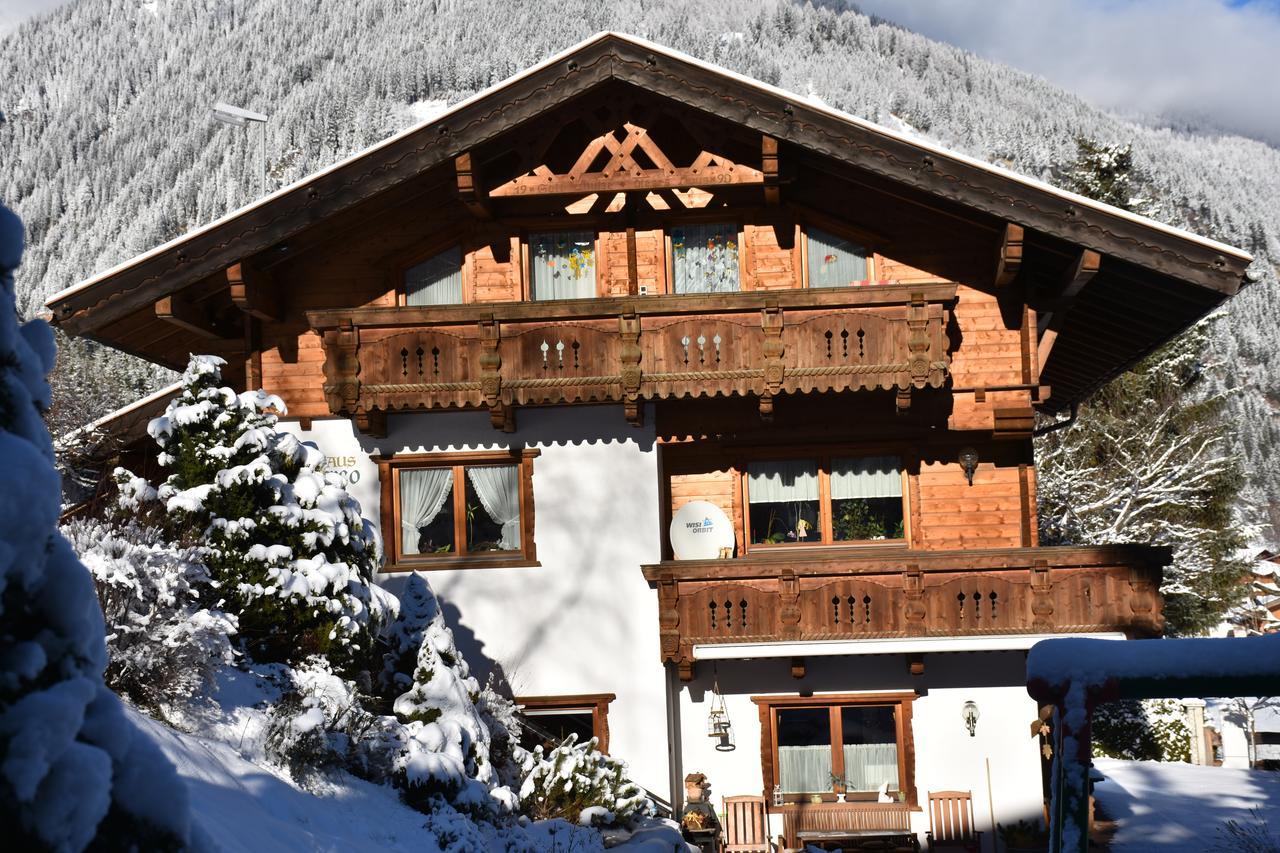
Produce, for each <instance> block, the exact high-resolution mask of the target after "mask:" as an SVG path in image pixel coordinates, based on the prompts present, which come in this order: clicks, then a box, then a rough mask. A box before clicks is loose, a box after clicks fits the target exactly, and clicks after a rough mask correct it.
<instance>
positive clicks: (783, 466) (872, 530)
mask: <svg viewBox="0 0 1280 853" xmlns="http://www.w3.org/2000/svg"><path fill="white" fill-rule="evenodd" d="M745 487H746V495H747V501H746V503H747V525H748V528H749V538H750V542H751V544H752V545H806V544H808V545H813V544H819V545H830V544H834V543H839V542H872V541H882V540H894V539H904V538H905V529H904V528H905V513H904V511H903V500H902V496H903V493H902V461H901V460H900V459H899V458H898V457H896V456H874V457H840V456H834V457H822V458H820V459H789V460H780V461H767V462H765V461H761V462H752V463H750V464H748V465H747V470H746V476H745Z"/></svg>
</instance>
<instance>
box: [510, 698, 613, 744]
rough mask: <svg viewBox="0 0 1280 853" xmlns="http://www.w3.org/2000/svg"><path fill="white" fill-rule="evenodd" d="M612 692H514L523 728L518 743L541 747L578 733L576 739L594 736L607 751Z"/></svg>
mask: <svg viewBox="0 0 1280 853" xmlns="http://www.w3.org/2000/svg"><path fill="white" fill-rule="evenodd" d="M614 698H615V697H614V694H612V693H597V694H593V695H590V696H518V697H516V704H517V705H522V706H523V710H521V712H520V716H521V720H520V722H521V723H522V724H523V731H521V733H520V745H521V746H522V747H524V748H525V749H528V750H532V749H533V748H534V747H535V746H541V747H542V748H543V749H544V751H545V750H546V749H548V748H554V747H557V746H559V745H560V744H562V743H564V739H565V738H567V737H568V736H569V735H571V734H574V735H577V736H578V743H586V742H587V741H588V740H590V739H591V738H593V737H594V738H598V739H599V742H600V749H601V751H602V752H608V751H609V703H610V702H612V701H613V700H614Z"/></svg>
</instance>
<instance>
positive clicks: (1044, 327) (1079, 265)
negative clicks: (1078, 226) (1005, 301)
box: [1036, 249, 1102, 370]
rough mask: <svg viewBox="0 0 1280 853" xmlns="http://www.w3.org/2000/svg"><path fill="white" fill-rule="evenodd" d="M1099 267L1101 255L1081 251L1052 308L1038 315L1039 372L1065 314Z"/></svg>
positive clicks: (1047, 356) (1086, 250) (1050, 350)
mask: <svg viewBox="0 0 1280 853" xmlns="http://www.w3.org/2000/svg"><path fill="white" fill-rule="evenodd" d="M1101 267H1102V256H1101V255H1099V254H1098V253H1097V252H1095V251H1093V250H1092V249H1081V250H1080V254H1079V255H1077V256H1076V259H1075V262H1074V263H1072V264H1071V267H1070V268H1069V269H1068V271H1067V275H1066V278H1065V279H1064V280H1063V282H1062V289H1061V290H1060V291H1059V293H1058V298H1057V299H1056V300H1054V303H1053V308H1051V309H1050V310H1048V311H1045V312H1044V313H1042V314H1041V315H1040V323H1039V326H1040V345H1039V348H1038V350H1037V351H1036V359H1037V361H1038V362H1039V363H1040V369H1041V370H1043V369H1044V365H1045V362H1046V360H1047V359H1048V358H1049V353H1050V352H1052V351H1053V344H1054V341H1056V340H1057V339H1058V331H1059V330H1060V329H1061V328H1062V323H1063V321H1064V320H1065V319H1066V316H1067V312H1068V311H1070V310H1071V306H1072V305H1073V304H1074V303H1075V301H1076V297H1077V296H1079V295H1080V291H1081V290H1083V289H1084V286H1085V285H1086V284H1088V283H1089V280H1090V279H1092V278H1093V277H1094V276H1095V275H1097V274H1098V270H1099V269H1100V268H1101Z"/></svg>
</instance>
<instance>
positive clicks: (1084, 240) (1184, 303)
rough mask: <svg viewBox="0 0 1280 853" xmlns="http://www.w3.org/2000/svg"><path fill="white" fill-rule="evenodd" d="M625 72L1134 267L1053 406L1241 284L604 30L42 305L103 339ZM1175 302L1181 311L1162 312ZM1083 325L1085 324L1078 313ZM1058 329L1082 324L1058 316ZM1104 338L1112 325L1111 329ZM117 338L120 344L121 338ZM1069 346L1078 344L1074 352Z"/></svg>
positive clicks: (1099, 208)
mask: <svg viewBox="0 0 1280 853" xmlns="http://www.w3.org/2000/svg"><path fill="white" fill-rule="evenodd" d="M610 81H620V82H622V83H626V84H629V85H631V86H634V87H637V88H638V89H642V90H644V91H646V92H651V93H654V94H656V95H658V96H661V97H664V98H667V99H670V100H672V101H674V102H678V103H681V104H684V105H685V106H687V107H690V108H692V109H695V110H699V111H702V112H704V113H708V114H711V115H716V116H721V117H723V118H725V119H728V120H730V121H733V122H735V123H737V124H739V125H741V126H743V127H746V128H750V129H752V130H754V131H757V132H759V133H761V134H765V135H768V136H770V137H773V138H776V139H777V140H779V141H781V142H783V143H786V144H789V145H793V146H797V147H799V148H801V149H804V150H806V151H809V152H813V153H815V154H818V155H822V156H824V157H827V158H830V159H832V160H835V161H838V162H840V163H842V164H844V165H846V166H849V167H852V168H854V169H857V170H860V172H861V173H865V174H868V175H870V176H872V177H875V178H877V179H884V180H887V181H890V182H893V183H894V184H895V185H898V186H903V187H909V188H911V191H912V192H915V193H917V194H923V195H927V196H929V197H932V198H935V199H938V200H941V202H940V203H944V204H948V205H953V206H956V205H958V206H960V207H962V208H964V209H966V210H967V211H970V212H971V213H972V214H973V215H975V216H978V217H981V218H983V219H985V220H987V221H990V222H996V223H1008V224H1009V225H1014V226H1017V227H1019V228H1022V229H1025V230H1026V231H1027V232H1028V246H1029V247H1032V248H1033V247H1034V245H1035V240H1041V241H1043V242H1045V243H1049V244H1053V245H1069V246H1073V247H1079V248H1080V249H1081V250H1089V251H1092V252H1096V253H1098V254H1100V255H1101V256H1102V258H1103V261H1102V263H1103V269H1104V271H1105V270H1109V269H1110V268H1112V267H1115V268H1117V269H1119V270H1121V271H1122V272H1126V271H1127V273H1128V274H1129V277H1130V278H1132V279H1135V280H1138V279H1140V280H1141V281H1142V285H1143V287H1145V289H1146V290H1145V292H1147V293H1149V296H1150V301H1149V302H1148V303H1147V304H1152V305H1158V306H1159V310H1158V311H1157V314H1159V317H1158V318H1157V320H1156V321H1155V322H1153V323H1151V324H1150V328H1149V329H1147V330H1144V333H1145V335H1139V336H1138V340H1137V342H1136V343H1131V344H1128V345H1127V346H1126V348H1125V351H1124V353H1123V354H1122V357H1121V358H1118V359H1113V361H1115V362H1116V364H1115V365H1113V367H1114V369H1112V370H1111V371H1110V372H1109V373H1107V374H1106V375H1105V376H1103V375H1098V372H1097V371H1096V370H1095V371H1092V372H1086V373H1085V374H1082V378H1078V377H1077V376H1076V371H1074V369H1072V368H1071V367H1070V366H1069V363H1070V362H1071V360H1072V359H1080V358H1088V354H1089V349H1090V347H1091V346H1092V345H1093V344H1092V342H1090V346H1086V347H1084V348H1080V347H1077V348H1075V351H1062V352H1058V353H1056V354H1055V355H1054V358H1055V359H1057V361H1058V362H1059V363H1062V364H1064V365H1068V366H1066V367H1063V368H1062V369H1060V371H1059V372H1060V373H1061V374H1062V375H1061V376H1059V377H1054V376H1053V369H1052V368H1053V363H1052V362H1051V363H1050V364H1049V365H1047V366H1046V367H1047V371H1046V372H1047V373H1048V374H1049V376H1046V377H1045V379H1044V381H1045V382H1046V383H1049V384H1052V382H1053V381H1057V382H1058V383H1059V386H1060V387H1061V389H1062V391H1063V393H1062V394H1059V393H1057V391H1055V394H1054V397H1053V400H1052V403H1053V405H1051V406H1050V408H1054V407H1056V406H1058V405H1065V404H1066V402H1068V401H1069V400H1072V399H1080V398H1081V397H1082V396H1083V395H1086V394H1087V393H1089V392H1091V391H1092V390H1093V389H1094V388H1096V387H1097V385H1099V384H1101V382H1102V381H1105V379H1107V378H1110V375H1114V373H1116V372H1119V370H1121V369H1123V367H1124V366H1127V364H1130V363H1132V361H1134V360H1136V358H1138V357H1141V355H1143V354H1145V352H1147V351H1149V350H1150V349H1153V348H1154V347H1155V346H1158V345H1159V344H1160V343H1163V341H1164V340H1166V339H1167V338H1168V337H1170V336H1171V335H1172V334H1173V333H1175V332H1176V331H1178V330H1180V329H1181V328H1184V327H1185V326H1186V325H1189V324H1190V323H1191V322H1194V321H1195V320H1196V319H1198V318H1199V317H1201V316H1203V315H1204V314H1205V313H1207V312H1208V311H1210V310H1212V308H1213V307H1215V306H1216V305H1217V304H1219V303H1221V301H1222V300H1224V299H1226V298H1227V297H1228V296H1230V295H1232V294H1234V293H1235V292H1236V291H1237V289H1238V288H1239V287H1240V285H1241V282H1242V279H1243V275H1244V271H1245V268H1246V267H1247V265H1248V264H1249V263H1250V262H1251V260H1252V258H1251V256H1250V255H1248V254H1247V253H1245V252H1242V251H1241V250H1239V249H1236V248H1233V247H1231V246H1228V245H1225V244H1223V243H1219V242H1217V241H1214V240H1210V239H1207V238H1204V237H1200V236H1197V235H1194V234H1191V233H1189V232H1187V231H1183V230H1181V229H1177V228H1173V227H1170V226H1168V225H1164V224H1162V223H1159V222H1155V221H1154V220H1150V219H1146V218H1143V217H1140V216H1136V215H1134V214H1132V213H1129V212H1126V211H1123V210H1119V209H1117V208H1113V207H1109V206H1107V205H1104V204H1101V203H1099V202H1096V201H1093V200H1091V199H1087V198H1084V197H1081V196H1078V195H1075V194H1073V193H1070V192H1067V191H1064V190H1061V189H1058V188H1056V187H1052V186H1050V185H1048V184H1045V183H1043V182H1040V181H1037V180H1034V179H1031V178H1028V177H1025V176H1022V175H1018V174H1016V173H1014V172H1010V171H1008V170H1006V169H1002V168H1000V167H997V166H994V165H991V164H988V163H983V162H981V161H978V160H976V159H973V158H971V157H967V156H964V155H962V154H958V153H955V152H951V151H947V150H946V149H943V148H941V147H939V146H937V145H934V144H932V143H929V142H927V141H924V140H922V139H919V138H916V137H912V136H907V135H904V134H902V133H898V132H895V131H893V130H890V129H887V128H884V127H881V126H879V125H876V124H873V123H871V122H867V121H865V120H862V119H859V118H857V117H855V116H851V115H848V114H846V113H842V112H840V111H838V110H833V109H831V108H830V107H827V106H825V105H823V104H819V103H815V102H813V101H810V100H808V99H806V98H803V97H801V96H798V95H796V94H794V93H790V92H785V91H783V90H781V89H778V88H776V87H773V86H770V85H767V84H765V83H761V82H759V81H755V80H751V79H749V78H746V77H743V76H741V75H738V74H735V73H733V72H730V71H727V70H725V69H723V68H718V67H716V66H713V65H709V64H707V63H704V62H701V61H699V60H697V59H694V58H692V57H689V56H686V55H684V54H681V53H678V52H675V51H672V50H669V49H666V48H663V47H660V46H658V45H655V44H652V43H649V42H646V41H644V40H642V39H638V38H635V37H632V36H626V35H619V34H616V33H601V34H599V35H596V36H593V37H591V38H589V39H587V40H585V41H583V42H581V43H579V44H577V45H575V46H574V47H571V48H569V49H568V50H566V51H564V52H563V53H560V54H558V55H556V56H554V57H552V58H550V59H548V60H546V61H545V62H542V63H540V64H539V65H537V66H535V67H533V68H530V69H529V70H527V71H525V72H523V73H522V74H519V75H517V76H516V77H513V78H511V79H509V80H507V81H504V82H502V83H500V84H498V85H496V86H494V87H491V88H490V89H487V90H485V91H484V92H481V93H479V94H477V95H475V96H473V97H471V98H468V99H467V100H465V101H462V102H461V103H459V104H457V105H456V106H454V107H453V108H452V109H450V110H448V111H447V112H445V113H443V114H442V115H439V116H437V117H435V118H433V119H431V120H429V121H427V122H424V123H422V124H420V125H418V126H416V127H414V128H411V129H409V130H407V131H405V132H403V133H400V134H398V135H396V136H393V137H391V138H389V139H387V140H385V141H383V142H381V143H379V144H377V145H375V146H373V147H371V148H369V149H366V150H365V151H362V152H360V153H357V154H355V155H353V156H351V157H349V158H347V159H345V160H343V161H341V162H339V163H336V164H334V165H333V166H330V167H328V168H326V169H324V170H322V171H320V172H317V173H315V174H313V175H311V176H309V177H307V178H305V179H303V180H301V181H298V182H297V183H295V184H293V185H291V186H289V187H285V188H283V189H281V190H279V191H277V192H275V193H273V194H271V195H269V196H267V197H265V198H263V199H260V200H258V201H256V202H254V203H252V204H250V205H248V206H246V207H244V208H241V209H240V210H237V211H235V212H233V213H230V214H228V215H227V216H224V217H223V218H221V219H219V220H217V221H216V222H213V223H210V224H209V225H206V226H203V227H201V228H197V229H195V230H193V231H191V232H189V233H187V234H185V235H183V236H181V237H179V238H177V239H175V240H171V241H169V242H168V243H165V244H164V245H162V246H159V247H157V248H155V249H153V250H151V251H149V252H146V253H144V254H142V255H139V256H137V257H136V258H133V259H131V260H129V261H126V262H125V263H123V264H120V265H119V266H117V267H114V268H112V269H110V270H107V271H105V272H102V273H100V274H98V275H95V276H93V277H92V278H90V279H88V280H86V281H85V282H82V283H81V284H78V285H76V286H75V287H72V288H70V289H68V290H64V291H62V292H61V293H58V294H56V295H55V296H54V297H52V298H51V299H50V301H49V307H50V309H51V311H52V313H53V318H54V322H55V323H57V324H58V325H60V326H61V327H62V328H63V329H64V330H65V331H67V332H69V333H71V334H80V335H85V336H88V337H93V338H97V339H99V340H104V342H106V343H108V344H110V345H112V346H117V347H119V346H120V344H119V343H117V342H115V341H112V340H106V338H105V336H104V334H103V333H105V332H106V330H107V328H108V327H109V324H111V323H113V322H116V321H119V320H120V319H122V318H124V317H127V316H129V315H130V314H131V313H133V312H137V311H139V310H142V309H147V310H149V309H150V307H151V306H152V305H153V304H154V303H155V302H156V301H157V300H159V299H161V298H163V297H165V296H168V295H171V294H173V293H176V292H178V291H181V290H182V289H184V288H186V287H189V286H191V285H193V284H195V283H197V282H200V281H202V280H204V279H205V278H206V277H209V276H213V275H216V274H219V273H221V272H222V271H224V270H226V269H228V268H230V267H231V266H233V265H234V264H236V263H238V262H240V261H241V260H242V259H244V258H248V257H250V256H253V255H255V254H257V253H261V252H264V251H267V250H269V249H271V248H272V247H276V246H279V245H280V244H282V243H283V242H284V241H287V240H288V239H289V238H291V237H293V236H295V235H297V234H298V233H300V232H302V231H304V230H306V229H308V228H310V227H312V226H313V225H315V223H317V222H319V221H321V220H325V219H327V218H329V217H333V216H335V215H338V214H341V213H344V212H346V211H349V210H351V209H352V208H354V207H355V206H357V205H359V204H361V203H363V202H366V201H369V200H371V199H373V198H375V197H377V196H379V195H381V194H383V193H387V192H388V191H390V190H392V189H393V188H396V187H400V186H403V185H405V184H406V183H407V182H411V181H413V180H414V179H415V178H419V177H420V176H422V175H423V173H424V172H426V171H428V170H430V169H432V168H434V167H436V166H440V165H442V164H446V163H450V162H451V161H452V160H453V159H454V158H456V157H458V156H459V155H461V154H463V153H465V152H468V151H470V150H472V149H474V148H475V147H476V146H479V145H483V144H485V143H486V142H489V141H491V140H494V139H495V138H497V137H498V136H500V135H502V134H505V133H508V132H510V131H511V130H513V129H515V128H517V127H519V126H520V125H522V124H524V123H526V122H529V121H532V120H534V119H535V118H537V117H538V116H539V115H541V114H543V113H545V112H546V111H548V110H551V109H554V108H556V107H558V106H561V105H564V104H567V103H568V102H570V101H572V100H574V99H575V98H578V97H580V96H582V95H583V94H585V93H587V92H589V91H591V90H593V89H595V88H597V87H600V86H602V85H605V84H607V83H609V82H610ZM1101 279H1102V277H1099V280H1098V281H1096V282H1095V283H1093V284H1092V285H1091V286H1089V287H1085V288H1084V289H1083V291H1082V292H1081V293H1080V300H1079V301H1081V302H1084V301H1088V300H1089V299H1092V300H1094V301H1095V302H1096V303H1097V304H1098V306H1099V308H1100V309H1105V308H1107V307H1109V304H1110V303H1111V302H1114V301H1115V300H1116V299H1119V300H1121V302H1122V303H1123V301H1124V300H1125V299H1126V298H1127V297H1126V294H1125V293H1123V292H1120V291H1118V290H1117V292H1116V293H1113V294H1108V293H1107V292H1106V290H1107V285H1106V284H1105V283H1104V282H1103V281H1102V280H1101ZM1166 301H1169V302H1170V303H1171V304H1172V306H1173V307H1172V308H1170V309H1166V307H1165V305H1164V303H1165V302H1166ZM1077 325H1078V324H1077ZM1062 334H1063V337H1064V338H1065V337H1067V336H1068V335H1076V334H1082V333H1080V332H1079V331H1078V330H1073V329H1072V328H1071V321H1070V320H1069V319H1068V320H1066V321H1065V324H1064V327H1063V330H1062ZM1108 334H1109V333H1108ZM121 348H123V347H121ZM1065 349H1066V350H1070V349H1071V348H1065Z"/></svg>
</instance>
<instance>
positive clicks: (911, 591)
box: [902, 566, 927, 637]
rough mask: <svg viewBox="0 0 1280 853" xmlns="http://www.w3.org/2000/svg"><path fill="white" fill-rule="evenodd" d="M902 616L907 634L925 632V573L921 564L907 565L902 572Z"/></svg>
mask: <svg viewBox="0 0 1280 853" xmlns="http://www.w3.org/2000/svg"><path fill="white" fill-rule="evenodd" d="M902 593H903V601H902V616H903V619H904V622H905V627H906V632H907V636H909V637H919V636H922V635H923V634H924V632H925V625H924V617H925V615H926V613H927V610H926V608H925V606H924V575H923V574H922V573H921V572H920V567H919V566H907V570H906V571H905V572H903V573H902Z"/></svg>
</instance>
